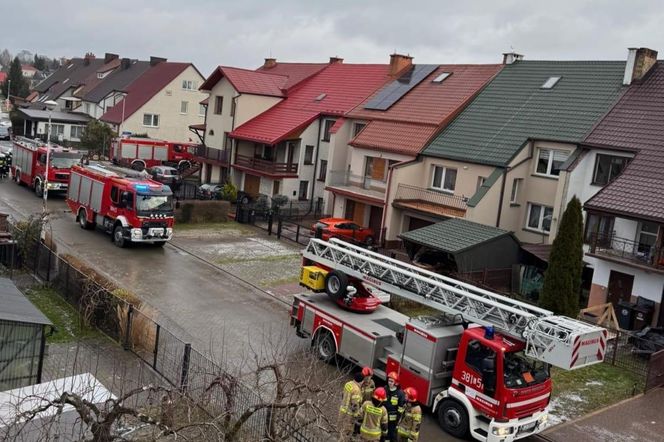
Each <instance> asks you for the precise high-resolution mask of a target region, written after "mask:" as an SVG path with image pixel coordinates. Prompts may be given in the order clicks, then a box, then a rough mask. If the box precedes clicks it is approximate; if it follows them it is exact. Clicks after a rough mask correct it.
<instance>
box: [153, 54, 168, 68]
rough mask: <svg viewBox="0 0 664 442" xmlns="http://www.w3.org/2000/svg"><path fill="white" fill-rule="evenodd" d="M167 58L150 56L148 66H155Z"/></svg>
mask: <svg viewBox="0 0 664 442" xmlns="http://www.w3.org/2000/svg"><path fill="white" fill-rule="evenodd" d="M166 60H167V59H166V58H161V57H152V56H151V57H150V66H156V65H158V64H159V63H163V62H165V61H166Z"/></svg>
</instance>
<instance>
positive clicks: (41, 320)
mask: <svg viewBox="0 0 664 442" xmlns="http://www.w3.org/2000/svg"><path fill="white" fill-rule="evenodd" d="M0 305H1V306H2V308H0V320H3V321H12V322H25V323H28V324H44V325H51V321H49V320H48V318H47V317H46V316H45V315H44V314H43V313H42V312H41V311H40V310H39V309H38V308H37V307H35V306H34V305H32V303H31V302H30V300H29V299H28V298H26V297H25V295H24V294H23V293H21V292H20V291H19V290H18V289H17V288H16V286H15V285H14V283H13V282H12V281H11V280H10V279H8V278H0Z"/></svg>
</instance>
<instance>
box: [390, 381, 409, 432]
mask: <svg viewBox="0 0 664 442" xmlns="http://www.w3.org/2000/svg"><path fill="white" fill-rule="evenodd" d="M385 391H386V393H387V400H386V401H385V408H386V409H387V414H388V416H389V421H390V424H393V425H394V426H395V427H396V423H397V421H398V420H399V416H401V413H402V412H403V406H404V405H405V403H406V395H405V394H404V392H403V390H402V389H401V388H399V387H397V388H395V389H394V390H390V389H389V388H386V389H385ZM392 428H394V427H392Z"/></svg>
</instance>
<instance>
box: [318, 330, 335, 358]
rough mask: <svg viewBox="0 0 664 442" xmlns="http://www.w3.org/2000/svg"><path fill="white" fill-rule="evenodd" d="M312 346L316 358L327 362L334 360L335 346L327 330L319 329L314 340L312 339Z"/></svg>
mask: <svg viewBox="0 0 664 442" xmlns="http://www.w3.org/2000/svg"><path fill="white" fill-rule="evenodd" d="M314 348H315V350H316V354H317V355H318V359H320V360H321V361H323V362H326V363H328V364H329V363H331V362H332V361H333V360H334V357H335V356H336V354H337V347H336V345H335V344H334V339H333V338H332V335H331V334H330V332H329V331H327V330H321V331H319V332H318V334H317V335H316V340H315V341H314Z"/></svg>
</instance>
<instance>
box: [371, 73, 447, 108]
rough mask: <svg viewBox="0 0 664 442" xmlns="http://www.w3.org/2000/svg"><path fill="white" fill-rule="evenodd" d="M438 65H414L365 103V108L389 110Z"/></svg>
mask: <svg viewBox="0 0 664 442" xmlns="http://www.w3.org/2000/svg"><path fill="white" fill-rule="evenodd" d="M437 68H438V65H432V64H418V65H415V66H413V67H412V68H411V69H409V70H408V72H406V73H405V74H403V75H402V76H401V77H399V78H397V79H396V80H394V81H393V82H391V83H390V84H388V85H387V86H385V87H384V88H383V89H382V90H381V91H380V92H378V95H376V96H375V97H374V98H372V99H371V100H370V101H369V102H368V103H367V104H365V105H364V108H365V109H373V110H387V109H389V108H390V107H391V106H392V105H393V104H394V103H396V102H397V101H399V99H401V97H403V96H404V95H406V94H407V93H408V92H409V91H410V90H411V89H413V88H414V87H415V86H417V85H418V84H419V83H421V82H422V80H424V79H425V78H426V77H427V76H428V75H429V74H431V73H432V72H433V71H435V70H436V69H437Z"/></svg>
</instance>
